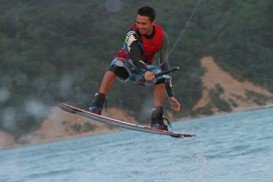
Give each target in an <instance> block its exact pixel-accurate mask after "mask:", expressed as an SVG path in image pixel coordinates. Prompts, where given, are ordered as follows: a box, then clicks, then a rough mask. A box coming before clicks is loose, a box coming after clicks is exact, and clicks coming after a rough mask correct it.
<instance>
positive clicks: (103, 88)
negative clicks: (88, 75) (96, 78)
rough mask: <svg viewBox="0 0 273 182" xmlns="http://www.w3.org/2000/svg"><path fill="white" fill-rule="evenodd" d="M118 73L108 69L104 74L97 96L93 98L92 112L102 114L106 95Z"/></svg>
mask: <svg viewBox="0 0 273 182" xmlns="http://www.w3.org/2000/svg"><path fill="white" fill-rule="evenodd" d="M116 77H117V76H116V74H115V73H114V72H112V71H107V72H106V73H105V74H104V77H103V79H102V82H101V85H100V88H99V93H96V94H95V98H94V100H93V103H92V104H91V106H90V107H89V110H90V111H91V112H92V113H95V114H101V111H102V107H103V104H104V101H105V95H106V94H107V93H108V92H109V91H110V89H111V88H112V86H113V84H114V82H115V80H116Z"/></svg>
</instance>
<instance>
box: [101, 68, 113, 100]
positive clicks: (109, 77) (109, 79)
mask: <svg viewBox="0 0 273 182" xmlns="http://www.w3.org/2000/svg"><path fill="white" fill-rule="evenodd" d="M116 77H117V75H116V74H115V73H114V72H112V71H107V72H106V73H105V74H104V77H103V79H102V82H101V85H100V89H99V93H102V94H104V95H105V94H107V93H108V92H109V90H110V89H111V88H112V86H113V84H114V82H115V80H116Z"/></svg>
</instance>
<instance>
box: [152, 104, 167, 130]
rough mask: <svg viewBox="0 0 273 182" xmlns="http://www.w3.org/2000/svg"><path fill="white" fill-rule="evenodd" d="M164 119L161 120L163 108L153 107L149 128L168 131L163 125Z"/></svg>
mask: <svg viewBox="0 0 273 182" xmlns="http://www.w3.org/2000/svg"><path fill="white" fill-rule="evenodd" d="M163 120H164V118H163V107H162V106H159V107H155V108H154V111H153V113H152V118H151V127H152V128H156V129H160V130H167V131H168V126H167V125H166V124H165V123H164V121H163Z"/></svg>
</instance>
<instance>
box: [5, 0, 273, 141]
mask: <svg viewBox="0 0 273 182" xmlns="http://www.w3.org/2000/svg"><path fill="white" fill-rule="evenodd" d="M110 2H111V1H106V2H105V1H99V0H92V1H87V0H67V1H49V0H43V1H30V0H20V1H19V0H2V1H1V3H0V97H1V98H0V107H1V110H0V116H1V117H0V128H2V129H5V130H6V131H9V132H11V133H14V134H15V135H16V136H20V135H22V134H24V133H25V132H29V131H31V130H35V129H36V128H37V127H38V126H39V122H41V121H42V120H43V118H44V116H45V115H46V113H47V111H48V108H49V106H52V105H54V104H56V102H60V101H65V102H69V103H73V104H76V105H79V106H81V107H87V106H88V104H89V103H90V102H91V101H92V98H93V94H94V93H95V92H96V91H97V89H98V87H99V84H100V81H101V79H102V76H103V74H104V72H105V71H106V70H107V69H108V65H109V63H110V61H111V59H112V57H113V56H114V54H115V52H116V51H117V50H118V49H119V48H120V46H121V43H122V40H123V39H124V35H125V33H126V31H127V30H128V25H129V24H130V23H132V22H133V21H134V20H135V14H136V10H137V8H138V7H140V6H143V5H150V6H152V7H154V8H155V9H156V10H157V21H158V23H159V24H161V25H162V26H163V27H164V28H165V30H166V32H167V33H168V34H169V38H170V46H172V45H173V44H174V42H175V40H176V39H177V36H178V35H179V33H180V32H181V30H182V29H183V27H184V26H185V23H186V21H187V20H188V19H189V16H190V15H191V12H192V10H193V8H194V6H195V5H196V3H197V1H184V0H183V1H176V0H170V1H163V0H151V1H148V2H147V1H144V0H139V1H120V2H121V4H120V5H121V7H119V6H118V5H116V6H114V5H111V4H110V6H109V3H110ZM108 7H112V8H113V9H109V8H108ZM272 8H273V2H272V1H267V0H261V1H253V0H246V1H234V0H219V1H213V0H206V1H202V3H201V5H200V8H199V9H198V11H197V13H196V14H195V16H194V18H193V19H192V22H191V24H190V26H189V28H188V29H187V30H186V32H185V34H184V35H183V38H182V40H181V42H180V43H179V44H178V46H177V47H176V48H175V50H174V52H173V53H172V54H171V56H170V63H171V65H172V66H180V67H181V68H182V70H183V71H181V72H176V73H174V74H173V80H174V90H175V94H176V96H177V97H178V98H179V99H181V100H182V102H183V109H184V110H183V113H182V115H188V114H191V112H192V110H191V108H192V106H193V105H194V103H196V101H197V100H198V99H199V98H200V97H201V91H202V85H201V81H200V76H201V75H202V73H203V70H202V69H201V67H200V63H199V61H198V60H199V59H200V58H201V57H202V56H204V55H212V56H213V57H214V58H215V59H216V60H217V62H218V64H220V65H221V66H222V67H223V68H224V69H226V70H227V71H229V72H231V73H232V74H233V75H234V76H235V77H236V78H239V79H248V80H250V81H253V82H255V83H257V84H259V85H261V86H264V87H266V88H268V89H269V90H271V91H273V84H272V82H273V81H272V78H273V75H272V74H273V73H272V68H273V61H272V60H273V50H272V47H273V46H272V45H273V40H272V37H273V35H272V34H273V32H272V29H273V27H272V26H273V24H272V19H273V13H272V12H273V11H272ZM150 91H151V88H146V89H142V88H136V87H135V86H133V85H128V84H126V85H124V84H122V83H119V82H116V83H115V85H114V88H113V90H112V91H111V92H110V93H109V95H108V105H109V106H115V107H120V108H126V109H129V110H132V111H135V112H140V110H141V109H143V108H142V107H143V104H144V103H146V102H145V101H146V100H147V99H148V98H149V99H150V98H151V92H150ZM211 94H212V95H214V94H216V95H217V92H216V93H211ZM182 98H183V99H182ZM215 99H216V100H217V99H219V97H215ZM218 101H219V102H218ZM218 101H217V102H216V103H219V107H224V108H223V110H224V111H225V110H228V106H226V105H225V103H223V102H220V101H221V100H218ZM222 105H224V106H222ZM205 112H206V113H208V112H209V111H205Z"/></svg>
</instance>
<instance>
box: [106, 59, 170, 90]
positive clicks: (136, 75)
mask: <svg viewBox="0 0 273 182" xmlns="http://www.w3.org/2000/svg"><path fill="white" fill-rule="evenodd" d="M111 67H115V68H117V69H119V68H124V69H125V70H126V72H127V76H126V77H127V78H124V77H121V76H119V74H117V76H118V78H119V80H120V81H123V82H132V83H133V84H135V85H138V86H146V84H157V83H158V82H159V81H161V80H163V81H164V83H165V80H166V79H171V77H170V75H161V76H159V77H156V78H155V79H154V81H147V80H145V78H144V73H145V71H144V70H142V69H139V68H137V67H136V66H135V65H134V64H133V62H132V60H131V59H129V60H126V59H123V58H114V59H113V60H112V62H111ZM147 68H148V70H149V71H151V72H153V73H154V74H157V73H160V72H162V71H161V69H159V68H158V67H157V66H154V65H147Z"/></svg>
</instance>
